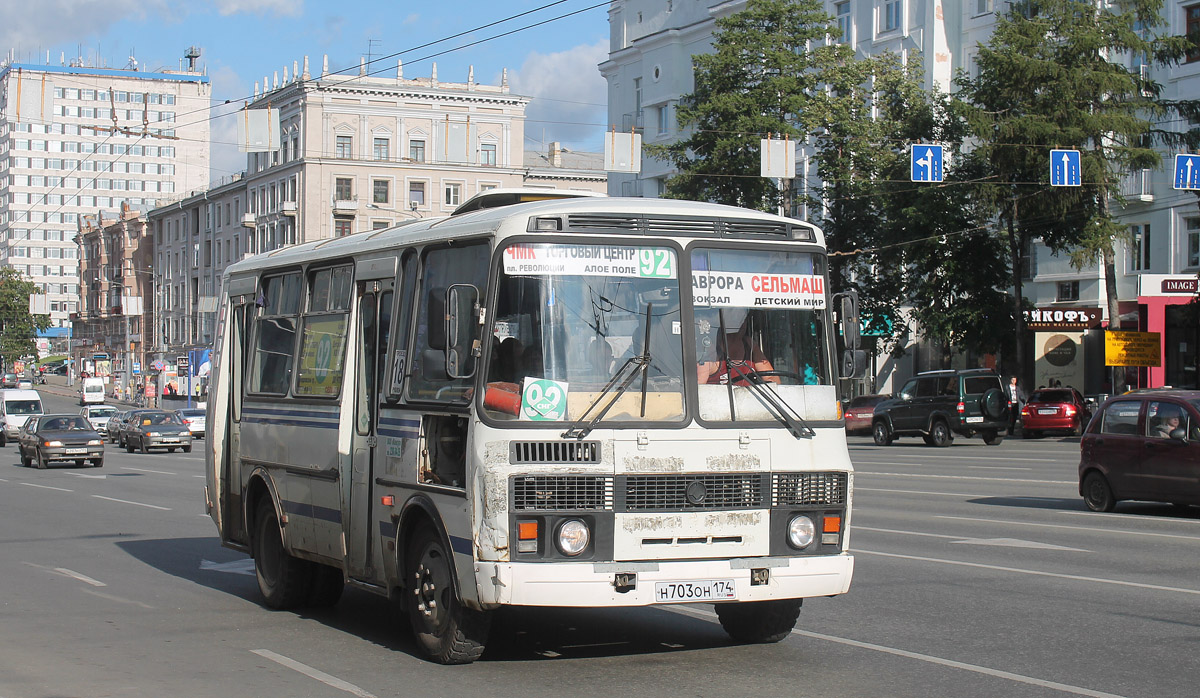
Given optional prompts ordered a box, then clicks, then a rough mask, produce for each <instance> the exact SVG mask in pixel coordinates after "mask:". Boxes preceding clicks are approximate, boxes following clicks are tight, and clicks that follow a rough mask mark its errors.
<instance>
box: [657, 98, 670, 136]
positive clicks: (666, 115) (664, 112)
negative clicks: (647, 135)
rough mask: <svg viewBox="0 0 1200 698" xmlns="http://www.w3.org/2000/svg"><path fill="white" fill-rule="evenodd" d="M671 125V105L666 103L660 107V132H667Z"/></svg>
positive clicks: (661, 133) (660, 133)
mask: <svg viewBox="0 0 1200 698" xmlns="http://www.w3.org/2000/svg"><path fill="white" fill-rule="evenodd" d="M670 126H671V105H670V104H664V105H662V106H661V107H659V108H658V133H659V135H663V134H665V133H667V131H668V130H669V129H670Z"/></svg>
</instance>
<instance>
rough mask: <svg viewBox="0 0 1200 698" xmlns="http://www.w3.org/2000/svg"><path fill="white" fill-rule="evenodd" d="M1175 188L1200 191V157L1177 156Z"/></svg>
mask: <svg viewBox="0 0 1200 698" xmlns="http://www.w3.org/2000/svg"><path fill="white" fill-rule="evenodd" d="M1175 188H1176V189H1200V155H1176V156H1175Z"/></svg>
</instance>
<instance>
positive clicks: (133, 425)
mask: <svg viewBox="0 0 1200 698" xmlns="http://www.w3.org/2000/svg"><path fill="white" fill-rule="evenodd" d="M121 435H122V438H123V439H124V441H125V450H126V451H129V452H130V453H133V451H134V448H135V444H136V448H138V449H141V451H142V453H149V452H150V449H152V448H161V449H163V450H165V451H171V452H174V451H175V449H180V450H182V451H183V452H184V453H190V452H191V450H192V432H190V431H188V427H187V425H186V424H184V423H183V420H182V419H180V418H179V415H178V414H176V413H175V412H174V411H171V412H168V411H166V410H135V411H133V412H130V413H129V415H128V416H127V417H126V419H125V426H124V427H123V429H122V431H121Z"/></svg>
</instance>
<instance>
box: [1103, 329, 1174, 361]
mask: <svg viewBox="0 0 1200 698" xmlns="http://www.w3.org/2000/svg"><path fill="white" fill-rule="evenodd" d="M1104 365H1105V366H1150V367H1158V366H1161V365H1162V336H1161V334H1160V333H1158V332H1112V331H1107V332H1105V333H1104Z"/></svg>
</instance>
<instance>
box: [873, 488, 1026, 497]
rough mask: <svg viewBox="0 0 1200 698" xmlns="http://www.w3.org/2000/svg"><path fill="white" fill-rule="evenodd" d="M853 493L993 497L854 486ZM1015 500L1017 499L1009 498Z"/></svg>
mask: <svg viewBox="0 0 1200 698" xmlns="http://www.w3.org/2000/svg"><path fill="white" fill-rule="evenodd" d="M854 491H855V492H856V493H857V492H885V493H887V494H932V495H937V496H938V497H995V496H997V495H994V494H977V493H975V492H926V491H925V490H891V489H885V488H883V487H859V486H858V485H855V486H854ZM1011 499H1017V497H1011Z"/></svg>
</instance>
